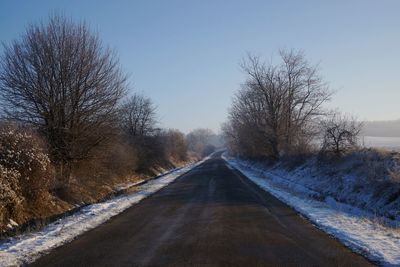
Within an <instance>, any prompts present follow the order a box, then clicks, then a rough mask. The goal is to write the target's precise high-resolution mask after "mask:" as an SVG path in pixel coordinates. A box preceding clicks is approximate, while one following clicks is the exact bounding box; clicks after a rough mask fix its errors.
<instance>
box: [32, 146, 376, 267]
mask: <svg viewBox="0 0 400 267" xmlns="http://www.w3.org/2000/svg"><path fill="white" fill-rule="evenodd" d="M370 265H371V263H369V262H368V261H366V260H365V259H364V258H363V257H361V256H359V255H357V254H355V253H352V252H351V251H350V250H349V249H347V248H346V247H344V246H343V245H342V244H340V243H339V242H338V241H337V240H335V239H333V238H331V237H329V236H328V235H326V234H325V233H323V232H322V231H320V230H318V229H317V228H315V227H314V226H313V225H312V224H310V223H309V222H308V221H307V220H305V219H304V218H302V217H301V216H299V215H298V214H297V213H296V212H295V211H294V210H292V209H291V208H289V207H288V206H287V205H285V204H284V203H282V202H281V201H279V200H278V199H276V198H275V197H273V196H272V195H270V194H268V193H266V192H264V191H263V190H261V189H259V188H258V187H257V186H256V185H255V184H253V183H252V182H251V181H249V180H248V179H247V178H245V177H244V176H243V175H242V174H241V173H239V172H238V171H234V170H232V169H231V168H229V167H228V166H227V165H226V163H225V161H224V160H223V159H221V157H220V153H219V154H216V155H215V156H213V157H212V158H210V159H209V160H207V161H206V162H205V163H203V164H201V165H199V166H198V167H196V168H195V169H193V170H192V171H190V172H189V173H187V174H185V175H183V176H181V177H179V178H178V179H177V180H175V181H174V182H173V183H171V184H170V185H168V186H167V187H165V188H163V189H161V190H160V191H158V192H157V193H156V194H154V195H152V196H151V197H149V198H147V199H145V200H143V201H141V202H140V203H139V204H137V205H134V206H132V207H131V208H129V209H127V210H126V211H124V212H123V213H121V214H120V215H118V216H116V217H114V218H112V219H111V220H109V221H108V222H106V223H105V224H103V225H101V226H99V227H97V228H95V229H93V230H91V231H88V232H87V233H85V234H83V235H81V236H80V237H78V238H77V239H75V240H74V241H72V242H71V243H68V244H66V245H64V246H62V247H59V248H57V249H55V250H54V251H52V252H51V253H50V254H48V255H46V256H44V257H42V258H40V259H38V260H37V261H36V262H34V263H33V264H32V266H75V267H76V266H370Z"/></svg>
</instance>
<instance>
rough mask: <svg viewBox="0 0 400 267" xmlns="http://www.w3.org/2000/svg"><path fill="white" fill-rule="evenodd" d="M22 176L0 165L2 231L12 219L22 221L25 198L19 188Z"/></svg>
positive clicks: (0, 220)
mask: <svg viewBox="0 0 400 267" xmlns="http://www.w3.org/2000/svg"><path fill="white" fill-rule="evenodd" d="M20 176H21V174H20V173H19V172H18V171H16V170H13V169H6V168H5V167H4V166H2V165H1V164H0V229H4V228H5V226H6V225H7V224H8V222H9V220H10V218H13V219H14V220H17V221H18V219H20V216H21V211H22V209H23V207H22V204H23V201H24V198H23V196H22V194H21V189H20V186H19V180H20Z"/></svg>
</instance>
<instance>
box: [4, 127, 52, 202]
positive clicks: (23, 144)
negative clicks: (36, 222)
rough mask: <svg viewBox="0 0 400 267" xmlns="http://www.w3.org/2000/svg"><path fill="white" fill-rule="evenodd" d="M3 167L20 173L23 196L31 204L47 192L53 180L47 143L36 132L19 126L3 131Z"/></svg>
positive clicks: (5, 128)
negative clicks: (30, 201) (31, 201)
mask: <svg viewBox="0 0 400 267" xmlns="http://www.w3.org/2000/svg"><path fill="white" fill-rule="evenodd" d="M0 165H2V166H3V167H4V168H6V169H8V170H13V171H16V172H18V173H19V185H20V188H21V190H22V194H23V196H24V197H26V198H27V199H29V200H35V199H37V198H38V197H39V196H40V194H41V193H42V192H43V191H45V192H47V190H48V189H49V186H50V183H51V181H52V179H53V169H52V166H51V164H50V159H49V156H48V154H47V151H46V147H45V145H44V143H43V141H42V140H41V139H40V138H39V137H38V136H37V135H36V134H35V133H34V132H33V131H31V130H27V129H22V128H18V127H16V126H10V125H8V126H4V127H2V128H0Z"/></svg>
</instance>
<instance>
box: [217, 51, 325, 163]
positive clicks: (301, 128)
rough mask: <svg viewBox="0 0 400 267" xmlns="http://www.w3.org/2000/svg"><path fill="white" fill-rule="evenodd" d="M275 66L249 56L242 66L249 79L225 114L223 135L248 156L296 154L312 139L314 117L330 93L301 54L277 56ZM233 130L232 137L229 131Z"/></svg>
mask: <svg viewBox="0 0 400 267" xmlns="http://www.w3.org/2000/svg"><path fill="white" fill-rule="evenodd" d="M280 60H281V62H280V63H279V64H272V63H266V62H264V61H262V60H261V59H260V58H259V57H256V56H251V55H249V56H248V57H247V58H246V59H245V60H244V62H243V63H242V69H243V71H244V73H245V74H246V75H247V80H246V81H245V83H244V84H243V86H242V89H241V90H240V91H239V93H238V94H237V95H236V96H235V98H234V100H233V104H232V107H231V109H230V112H229V124H228V125H226V126H225V130H229V132H228V133H226V136H230V137H233V136H234V138H231V139H230V140H231V141H233V140H234V141H235V142H236V145H235V146H236V149H239V150H241V152H242V153H244V154H246V155H247V156H254V157H258V156H262V157H264V156H266V155H268V156H270V157H272V158H277V157H278V156H279V154H280V153H282V152H284V153H289V152H291V151H293V150H296V149H297V150H298V148H299V146H301V145H304V144H307V142H309V141H310V140H309V139H310V137H311V134H312V133H311V132H310V129H313V128H312V127H311V124H312V122H313V121H314V120H315V118H316V117H318V116H320V115H323V114H324V112H323V109H322V104H323V103H325V102H326V101H328V100H329V98H330V96H331V91H330V90H329V88H328V86H327V85H326V83H325V82H324V81H323V80H322V78H321V76H320V74H319V72H318V67H317V66H312V65H310V64H309V63H308V62H307V61H306V59H305V57H304V55H303V53H302V52H296V51H293V50H291V51H281V52H280ZM232 131H235V132H232Z"/></svg>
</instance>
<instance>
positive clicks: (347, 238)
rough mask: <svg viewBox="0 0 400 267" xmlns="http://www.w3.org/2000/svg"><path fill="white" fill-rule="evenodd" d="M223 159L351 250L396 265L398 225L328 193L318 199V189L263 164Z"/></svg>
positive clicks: (399, 248)
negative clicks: (286, 177) (293, 179)
mask: <svg viewBox="0 0 400 267" xmlns="http://www.w3.org/2000/svg"><path fill="white" fill-rule="evenodd" d="M224 159H225V160H226V161H227V162H228V164H229V165H231V166H232V167H234V168H236V169H238V170H239V171H240V172H242V173H243V174H244V175H245V176H247V177H248V178H249V179H250V180H252V181H253V182H255V183H256V184H257V185H258V186H260V187H261V188H262V189H264V190H266V191H268V192H270V193H271V194H273V195H274V196H275V197H277V198H279V199H280V200H282V201H283V202H285V203H287V204H288V205H290V206H291V207H293V208H294V209H295V210H297V211H298V212H299V213H301V214H302V215H304V216H305V217H307V218H308V219H309V220H310V221H311V222H313V223H314V224H315V225H316V226H317V227H318V228H320V229H322V230H323V231H325V232H326V233H328V234H330V235H332V236H334V237H336V238H337V239H339V240H340V241H341V242H342V243H343V244H345V245H346V246H348V247H349V248H350V249H352V250H353V251H355V252H358V253H360V254H362V255H364V256H365V257H367V258H369V259H370V260H371V261H373V262H375V263H378V264H379V265H381V266H400V228H392V227H385V226H383V225H382V224H380V223H379V222H377V221H376V220H374V219H373V216H370V214H368V213H367V212H365V211H363V210H361V209H357V208H355V207H352V206H350V205H346V204H342V203H338V202H336V201H335V200H334V199H333V198H331V197H327V198H325V199H324V200H321V201H318V200H317V199H318V197H317V198H315V194H317V195H318V194H319V193H318V192H314V191H312V190H310V189H308V188H307V187H305V186H303V185H302V184H301V182H298V183H296V184H293V181H292V180H291V179H285V177H282V176H276V175H275V174H274V173H273V172H270V171H268V170H267V169H266V168H261V167H259V166H258V167H255V166H254V165H253V166H252V165H249V164H248V163H247V162H245V161H241V160H238V159H232V158H226V157H224ZM313 195H314V197H312V196H313ZM321 199H323V198H321Z"/></svg>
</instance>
